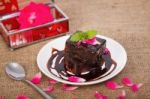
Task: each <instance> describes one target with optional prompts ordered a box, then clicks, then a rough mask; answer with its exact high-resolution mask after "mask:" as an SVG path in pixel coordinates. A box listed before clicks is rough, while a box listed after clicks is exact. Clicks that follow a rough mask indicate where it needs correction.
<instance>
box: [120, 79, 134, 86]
mask: <svg viewBox="0 0 150 99" xmlns="http://www.w3.org/2000/svg"><path fill="white" fill-rule="evenodd" d="M122 83H123V84H124V85H126V86H129V87H131V86H132V85H133V82H132V80H131V79H130V78H128V77H124V78H122Z"/></svg>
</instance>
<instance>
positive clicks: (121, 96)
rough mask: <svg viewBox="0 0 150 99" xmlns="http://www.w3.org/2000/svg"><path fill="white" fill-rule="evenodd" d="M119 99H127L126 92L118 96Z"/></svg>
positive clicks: (123, 91)
mask: <svg viewBox="0 0 150 99" xmlns="http://www.w3.org/2000/svg"><path fill="white" fill-rule="evenodd" d="M117 99H126V92H125V90H122V91H121V93H120V94H119V95H118V97H117Z"/></svg>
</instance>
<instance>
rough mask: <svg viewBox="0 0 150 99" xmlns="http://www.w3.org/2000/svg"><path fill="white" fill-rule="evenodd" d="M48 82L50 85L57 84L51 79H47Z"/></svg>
mask: <svg viewBox="0 0 150 99" xmlns="http://www.w3.org/2000/svg"><path fill="white" fill-rule="evenodd" d="M48 82H49V83H50V84H57V83H58V82H57V81H56V80H53V79H49V80H48Z"/></svg>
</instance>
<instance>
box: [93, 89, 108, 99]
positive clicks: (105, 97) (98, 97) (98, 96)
mask: <svg viewBox="0 0 150 99" xmlns="http://www.w3.org/2000/svg"><path fill="white" fill-rule="evenodd" d="M95 98H96V99H107V96H104V95H102V94H101V93H99V92H98V91H96V92H95Z"/></svg>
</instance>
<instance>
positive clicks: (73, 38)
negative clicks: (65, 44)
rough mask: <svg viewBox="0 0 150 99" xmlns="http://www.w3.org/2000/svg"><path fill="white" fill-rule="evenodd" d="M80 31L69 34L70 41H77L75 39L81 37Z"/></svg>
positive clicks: (77, 39)
mask: <svg viewBox="0 0 150 99" xmlns="http://www.w3.org/2000/svg"><path fill="white" fill-rule="evenodd" d="M81 34H82V32H76V33H74V34H73V35H72V36H71V38H70V40H71V41H73V42H77V41H79V40H80V39H81V38H82V35H81Z"/></svg>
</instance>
